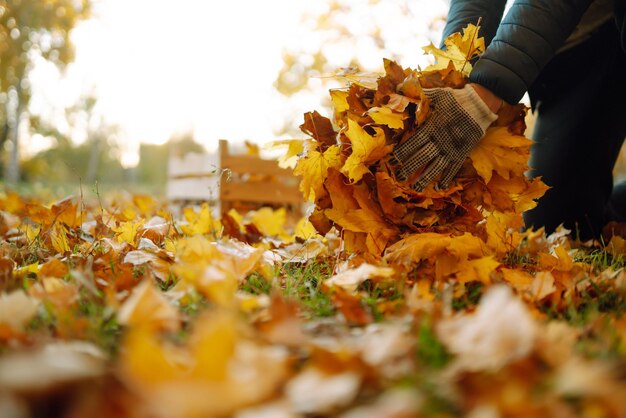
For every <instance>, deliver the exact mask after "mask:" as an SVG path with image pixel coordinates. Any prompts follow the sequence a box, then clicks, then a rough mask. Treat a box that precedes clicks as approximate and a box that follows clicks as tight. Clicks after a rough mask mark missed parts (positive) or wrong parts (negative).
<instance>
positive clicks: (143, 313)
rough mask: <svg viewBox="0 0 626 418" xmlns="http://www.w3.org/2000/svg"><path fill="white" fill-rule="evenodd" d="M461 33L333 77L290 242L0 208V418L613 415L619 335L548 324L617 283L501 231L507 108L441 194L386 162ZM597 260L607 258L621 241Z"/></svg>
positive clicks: (511, 120) (118, 212) (271, 221)
mask: <svg viewBox="0 0 626 418" xmlns="http://www.w3.org/2000/svg"><path fill="white" fill-rule="evenodd" d="M476 31H477V28H475V27H473V26H470V27H468V28H467V29H466V31H465V32H464V33H463V34H456V35H454V36H453V37H451V38H450V39H448V41H447V49H446V51H441V50H438V49H436V48H434V47H432V46H431V47H429V48H426V50H427V51H428V52H430V53H431V54H433V55H435V57H437V64H436V65H434V66H432V67H429V68H427V69H425V70H424V71H415V70H410V69H403V68H401V67H400V66H399V65H398V64H396V63H394V62H391V61H385V74H384V75H383V76H381V77H374V78H372V77H371V76H367V75H363V74H358V73H344V74H343V75H344V76H345V77H347V78H348V79H349V80H350V81H351V83H350V84H349V86H348V87H347V88H346V89H340V90H332V91H331V98H332V101H333V104H334V112H335V113H334V117H333V120H332V121H331V120H330V119H328V118H324V117H322V116H321V115H320V114H318V113H317V112H312V113H307V114H306V115H305V122H304V124H303V125H302V129H303V130H304V131H305V132H307V133H309V134H310V135H311V138H312V139H310V140H308V141H306V152H304V153H303V154H302V155H300V156H299V157H298V158H297V162H296V168H295V173H296V174H298V175H299V176H301V178H302V182H301V187H302V191H303V194H304V196H305V197H306V198H307V199H308V200H310V201H311V202H313V203H314V210H313V213H312V214H311V215H310V216H309V217H308V218H307V219H300V220H299V221H298V222H294V225H295V226H294V227H288V226H287V225H288V222H287V213H286V211H285V210H284V209H279V210H271V209H269V208H262V209H259V210H257V211H253V212H250V213H247V214H239V213H237V212H236V211H230V212H229V213H226V214H221V217H220V219H217V218H216V217H215V215H214V213H213V211H212V209H211V208H210V207H209V206H208V205H206V204H205V205H202V206H200V207H196V208H192V207H189V208H185V209H184V210H183V212H182V215H181V216H180V217H174V216H172V213H171V211H169V209H168V208H167V207H165V206H164V205H163V204H160V203H158V202H156V201H155V200H154V199H152V198H150V197H148V196H132V197H131V198H127V197H126V198H119V199H117V200H113V201H110V202H96V203H95V204H93V205H86V203H85V202H84V201H83V200H82V199H75V198H74V199H71V198H69V199H65V200H61V201H56V202H54V203H52V204H49V203H47V202H44V201H42V200H41V199H27V198H25V197H23V196H19V195H18V194H16V193H12V192H6V193H4V194H2V195H0V347H1V348H2V351H1V352H0V416H4V415H3V414H5V415H8V416H15V417H19V418H22V417H24V418H28V417H29V414H28V412H25V411H26V408H27V406H29V405H34V408H35V410H36V411H37V412H38V413H39V414H40V415H42V414H43V413H45V412H47V411H45V410H42V409H41V408H43V407H45V405H47V404H46V402H50V403H49V404H51V405H55V406H57V407H58V405H59V402H58V399H60V398H61V397H62V398H63V399H64V400H65V404H66V412H65V413H64V414H63V415H62V416H63V417H69V418H71V417H76V416H91V417H93V418H105V417H106V418H109V417H116V418H119V417H150V418H152V417H155V418H161V417H163V418H194V417H213V416H217V417H221V416H236V417H239V418H250V417H265V416H284V417H304V416H342V417H345V418H355V417H377V418H378V417H383V418H385V417H388V418H391V417H397V416H423V415H426V416H428V415H429V414H430V415H435V414H439V416H568V415H567V414H570V415H569V416H581V415H585V414H587V415H589V416H623V415H624V414H625V413H626V403H625V402H624V399H626V386H625V385H624V382H623V376H620V375H619V374H615V373H613V371H614V370H616V366H617V365H619V364H620V361H623V358H624V356H626V337H625V335H626V333H625V332H624V330H626V322H624V320H623V319H620V318H619V317H617V316H609V317H607V318H606V321H600V320H597V321H594V322H590V323H588V324H585V326H584V327H582V328H581V327H575V326H572V325H571V324H569V323H567V322H565V321H562V320H560V319H562V318H564V317H565V316H566V314H567V313H568V312H570V311H572V312H578V310H579V309H580V308H581V306H582V305H584V304H585V303H587V302H588V301H589V299H588V298H589V295H594V297H597V298H599V299H600V298H603V297H604V296H605V295H611V297H610V298H608V297H606V298H604V299H605V300H606V301H607V306H608V308H607V306H605V308H606V309H612V308H613V309H616V310H617V307H618V306H621V305H620V304H622V305H623V303H622V302H623V299H624V295H625V294H626V273H624V271H623V270H621V269H620V270H616V271H613V270H611V269H604V270H602V269H598V268H597V266H595V265H592V264H590V263H584V262H581V261H579V259H581V257H583V256H584V255H585V254H586V251H587V250H585V249H584V248H583V249H581V248H576V247H574V246H573V242H572V240H571V239H570V237H569V235H568V231H565V230H560V231H558V232H557V233H555V234H552V235H550V236H546V234H545V233H544V231H542V230H538V231H526V232H520V226H521V224H522V219H521V214H522V212H523V211H525V210H527V209H529V208H532V207H533V205H535V200H536V199H537V198H539V197H540V196H541V195H542V194H543V193H544V192H545V190H546V186H545V185H544V184H543V183H542V182H541V180H540V179H535V180H529V179H527V178H526V177H525V176H524V173H525V171H526V170H527V168H528V167H527V161H528V153H529V146H530V141H529V140H528V139H527V138H525V137H524V136H523V131H524V123H523V118H524V114H525V110H524V109H523V107H509V108H506V109H505V110H503V112H501V114H500V115H499V119H498V121H497V122H496V123H495V124H494V125H493V126H492V127H491V128H490V129H489V130H488V132H487V135H486V137H485V138H484V139H483V141H481V144H480V145H479V147H478V148H477V149H476V150H475V151H474V152H473V153H472V154H471V155H470V158H469V159H468V160H467V161H466V164H465V166H464V167H463V169H462V170H461V172H460V174H459V175H458V177H457V178H456V179H455V182H454V183H453V184H452V186H451V187H450V188H449V189H447V190H443V191H436V190H434V189H432V188H427V189H426V190H425V191H424V192H420V193H418V192H415V191H413V190H412V189H411V188H410V187H409V186H408V185H407V184H403V183H399V182H397V181H396V180H395V179H394V176H393V174H392V169H391V168H390V167H389V165H388V163H387V160H388V158H389V154H390V152H391V151H392V150H393V147H394V146H395V145H396V144H397V143H399V142H401V141H403V140H406V139H407V137H408V136H409V135H410V134H411V133H412V132H413V131H414V129H415V128H416V127H417V126H419V125H420V124H421V123H423V122H424V120H425V119H426V118H427V117H428V115H429V108H428V101H427V99H426V98H425V96H424V95H423V93H422V89H423V88H426V87H433V86H450V87H454V88H458V87H461V86H462V85H463V84H464V83H465V82H466V76H467V74H468V73H469V71H470V70H471V64H470V63H469V62H468V58H471V57H473V56H474V55H476V54H479V53H480V52H481V51H482V49H484V45H483V44H482V41H481V40H480V39H477V38H476V36H475V35H476ZM468 51H469V52H468ZM296 149H297V147H293V148H291V147H290V150H292V151H293V150H296ZM289 156H291V157H293V155H289ZM604 250H605V252H604V253H603V254H606V255H607V256H612V257H614V259H615V260H618V259H623V257H624V256H625V255H626V241H624V240H623V239H621V238H619V237H614V238H613V240H612V241H611V242H610V243H609V245H608V246H607V247H606V248H605V249H604ZM316 269H317V270H316ZM307 271H317V273H316V274H314V275H307V274H308V273H306V272H307ZM264 286H265V288H264ZM290 289H291V290H290ZM477 289H478V291H479V293H482V296H481V297H480V301H479V302H478V301H477V300H478V298H477V297H476V295H475V294H474V293H473V292H475V291H476V290H477ZM290 291H291V292H292V293H289V292H290ZM286 295H290V296H294V295H298V296H300V297H301V299H306V298H310V299H312V298H313V297H318V298H319V300H318V301H317V303H326V302H328V303H329V304H330V308H329V309H330V312H329V313H327V315H330V317H328V318H321V317H319V316H316V315H315V313H313V314H312V313H311V312H310V311H307V310H306V309H305V308H304V307H303V305H304V303H303V300H297V299H295V300H294V299H290V298H289V297H287V296H286ZM586 298H587V299H586ZM620 301H621V302H620ZM609 305H610V306H609ZM551 314H552V315H553V316H554V317H553V318H550V315H551ZM318 315H319V311H318ZM512 324H514V326H512ZM582 342H589V343H590V344H593V347H594V348H595V349H596V350H598V351H601V350H605V351H606V352H610V353H611V356H614V357H610V356H606V357H609V358H599V357H601V356H597V357H598V358H595V357H592V356H586V355H584V354H581V353H580V352H577V350H576V348H575V346H576V344H578V343H582ZM607 347H608V348H607ZM615 357H617V359H616V358H615ZM55 397H56V399H55ZM50 398H52V399H53V401H50ZM42 405H43V406H42ZM38 407H39V408H40V409H38V410H37V409H36V408H38ZM3 408H4V409H3ZM7 411H8V412H7ZM594 414H595V415H594Z"/></svg>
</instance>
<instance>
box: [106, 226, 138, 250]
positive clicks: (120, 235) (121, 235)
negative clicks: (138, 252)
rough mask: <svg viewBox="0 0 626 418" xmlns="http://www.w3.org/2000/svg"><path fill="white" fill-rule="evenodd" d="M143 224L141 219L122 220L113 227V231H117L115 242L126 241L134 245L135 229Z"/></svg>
mask: <svg viewBox="0 0 626 418" xmlns="http://www.w3.org/2000/svg"><path fill="white" fill-rule="evenodd" d="M142 226H143V221H127V222H122V223H120V224H119V226H117V227H113V228H111V229H113V231H115V232H116V233H117V242H127V243H129V244H131V245H133V246H134V245H135V238H136V237H137V231H139V228H141V227H142Z"/></svg>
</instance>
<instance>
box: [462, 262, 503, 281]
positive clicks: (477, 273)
mask: <svg viewBox="0 0 626 418" xmlns="http://www.w3.org/2000/svg"><path fill="white" fill-rule="evenodd" d="M499 265H500V263H499V262H498V261H497V260H496V259H495V258H493V257H492V256H487V257H481V258H478V259H476V260H469V261H466V262H465V263H463V265H461V266H459V267H460V269H459V271H458V273H457V274H456V279H457V280H458V281H459V283H467V282H470V281H474V280H476V281H479V282H481V283H485V284H489V283H491V273H492V272H494V271H495V270H496V268H498V266H499Z"/></svg>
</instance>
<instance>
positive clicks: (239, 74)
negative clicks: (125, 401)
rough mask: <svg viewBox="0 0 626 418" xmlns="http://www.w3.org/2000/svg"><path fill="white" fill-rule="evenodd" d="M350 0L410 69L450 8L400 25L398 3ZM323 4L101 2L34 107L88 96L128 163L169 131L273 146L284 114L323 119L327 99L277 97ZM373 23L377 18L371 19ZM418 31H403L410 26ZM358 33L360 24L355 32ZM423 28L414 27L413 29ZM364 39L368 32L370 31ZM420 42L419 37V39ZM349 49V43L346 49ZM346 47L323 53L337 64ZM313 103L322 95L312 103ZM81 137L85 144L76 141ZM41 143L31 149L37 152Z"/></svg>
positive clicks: (362, 49)
mask: <svg viewBox="0 0 626 418" xmlns="http://www.w3.org/2000/svg"><path fill="white" fill-rule="evenodd" d="M373 3H374V2H371V1H368V0H353V4H354V5H355V10H356V12H355V16H354V20H353V21H351V22H347V24H348V25H352V26H353V27H356V28H358V27H359V25H362V23H361V22H366V21H367V15H368V14H370V15H371V14H372V13H374V12H375V13H376V14H377V15H376V19H375V21H376V22H379V23H380V24H382V25H383V27H384V30H385V31H387V32H388V33H387V36H386V37H387V38H388V39H390V41H389V42H388V45H389V47H390V48H393V52H394V53H396V54H400V55H404V56H405V57H407V58H406V60H404V61H402V62H401V64H402V65H403V66H412V67H415V66H417V65H418V64H422V65H423V63H424V57H423V56H422V52H421V49H420V48H421V47H422V46H424V45H425V44H427V43H428V41H429V40H430V39H428V38H427V34H428V25H429V24H430V23H432V21H433V19H434V18H436V17H440V16H442V15H444V14H445V12H446V11H447V5H446V2H445V1H442V0H415V1H413V2H408V3H412V4H411V7H412V8H413V7H415V9H414V10H413V14H414V15H415V16H416V21H415V22H406V19H404V20H405V22H403V25H404V26H403V25H401V24H398V23H397V20H398V16H401V14H402V13H403V11H402V10H400V8H399V6H398V4H399V2H398V1H397V0H381V1H380V2H379V3H378V4H377V5H376V6H375V7H374V6H372V4H373ZM326 4H327V1H322V0H316V1H310V0H264V1H258V0H229V1H213V0H177V1H171V0H169V1H166V0H96V9H95V13H94V18H93V19H91V20H90V21H88V22H85V23H83V24H81V25H80V26H79V27H78V28H77V29H76V30H75V31H74V32H73V35H72V38H73V40H74V43H75V45H76V48H77V49H76V60H75V62H74V63H73V64H72V65H71V66H70V67H69V68H68V72H67V78H66V79H65V80H64V81H63V82H61V83H59V82H56V83H55V82H53V81H54V77H58V74H57V75H54V71H52V70H51V69H50V68H48V69H47V70H46V71H44V70H41V71H39V72H37V74H35V75H34V76H33V84H34V86H35V88H37V86H40V87H42V88H41V92H42V93H39V94H38V95H36V97H34V99H33V103H32V107H33V108H34V109H35V110H37V111H40V112H42V113H46V112H48V113H49V112H51V111H50V110H49V107H50V106H52V104H53V103H59V102H60V103H62V104H63V105H65V106H68V105H70V104H71V103H72V102H73V101H75V100H76V98H77V97H79V96H80V95H81V94H85V93H88V92H90V91H93V92H94V93H95V95H96V96H97V97H98V104H97V107H96V111H97V112H98V113H99V114H101V115H102V117H103V118H104V119H105V120H106V121H108V122H109V123H113V124H117V125H119V126H120V128H121V135H120V136H121V138H120V141H121V143H122V144H123V145H124V147H125V150H126V153H125V159H126V163H131V164H132V163H133V161H134V160H135V159H136V151H137V149H138V146H139V143H140V142H150V143H163V142H165V141H166V140H167V139H168V138H169V137H170V136H171V135H172V134H173V133H176V132H184V131H189V130H193V131H194V133H195V136H196V139H197V140H198V141H199V142H201V143H202V144H204V145H205V146H206V147H207V148H208V149H214V148H215V147H216V146H217V141H218V139H220V138H226V139H229V140H232V141H243V140H244V139H248V140H251V141H253V142H261V143H262V142H267V141H269V140H273V139H276V135H275V129H276V128H278V127H279V126H281V125H282V122H283V120H284V116H285V114H287V113H288V112H291V113H293V112H299V113H298V114H302V113H304V112H305V111H309V110H321V109H319V106H320V104H319V103H320V99H321V97H319V96H321V95H325V94H327V93H326V92H327V87H325V90H323V91H320V92H319V93H314V95H313V96H312V97H308V98H300V99H298V100H295V99H288V98H285V97H284V96H281V95H280V94H279V93H277V92H276V91H275V90H274V87H273V82H274V80H275V79H276V76H277V74H278V71H279V69H280V68H281V65H282V61H281V51H282V50H283V49H284V48H285V47H289V46H291V47H293V46H294V45H305V46H307V47H310V48H312V49H314V48H317V47H319V45H318V44H319V42H320V40H319V39H318V38H316V37H315V35H314V34H312V33H311V31H310V30H309V28H307V27H304V26H303V24H302V20H301V16H302V15H303V13H305V12H306V11H312V10H316V8H317V9H319V10H325V7H326ZM370 20H372V19H371V16H370ZM409 24H410V25H411V26H407V25H409ZM355 25H356V26H355ZM416 28H417V29H416ZM364 30H365V27H364ZM416 33H417V34H420V35H419V36H415V34H416ZM347 47H350V46H347ZM353 47H355V48H358V50H359V55H360V56H362V57H363V61H364V62H369V63H371V65H377V64H376V63H382V59H383V58H386V56H378V55H377V54H379V52H377V51H374V48H372V47H371V45H367V43H365V44H359V45H353ZM342 48H345V46H344V47H338V48H337V47H335V49H332V48H330V47H329V49H328V50H327V51H326V52H327V54H328V55H329V57H330V58H331V60H333V59H336V60H337V65H338V66H341V65H345V63H342V62H341V58H342V55H343V51H344V50H342ZM316 94H317V96H318V97H316ZM78 139H79V140H80V139H81V138H78ZM37 140H41V138H35V140H34V142H33V146H35V147H36V146H37V144H36V141H37Z"/></svg>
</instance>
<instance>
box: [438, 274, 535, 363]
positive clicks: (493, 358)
mask: <svg viewBox="0 0 626 418" xmlns="http://www.w3.org/2000/svg"><path fill="white" fill-rule="evenodd" d="M512 324H515V326H512ZM436 330H437V335H438V336H439V338H440V339H441V341H442V342H443V343H444V345H445V346H446V348H447V349H448V350H449V351H450V352H451V353H452V354H455V355H456V356H457V357H456V358H455V360H454V361H453V363H452V364H453V366H451V367H453V368H454V369H456V370H467V371H482V370H485V371H496V370H498V369H500V368H502V367H503V366H505V365H507V364H508V363H510V362H512V361H514V360H517V359H520V358H523V357H525V356H527V355H528V354H529V353H530V352H531V350H532V349H533V347H534V344H535V338H536V335H537V325H536V324H535V322H534V319H533V318H532V316H531V315H530V313H529V312H528V309H527V308H526V306H525V305H524V304H523V303H522V302H521V301H520V300H519V299H518V298H516V297H515V296H514V295H513V293H512V292H511V290H510V289H509V288H508V287H506V286H502V285H498V286H494V287H492V288H490V289H489V290H488V291H487V292H485V294H484V295H483V296H482V299H481V300H480V304H479V305H478V308H477V309H476V312H474V313H472V314H464V315H459V316H455V317H452V318H449V319H444V320H442V321H441V322H439V323H438V324H437V326H436Z"/></svg>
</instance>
